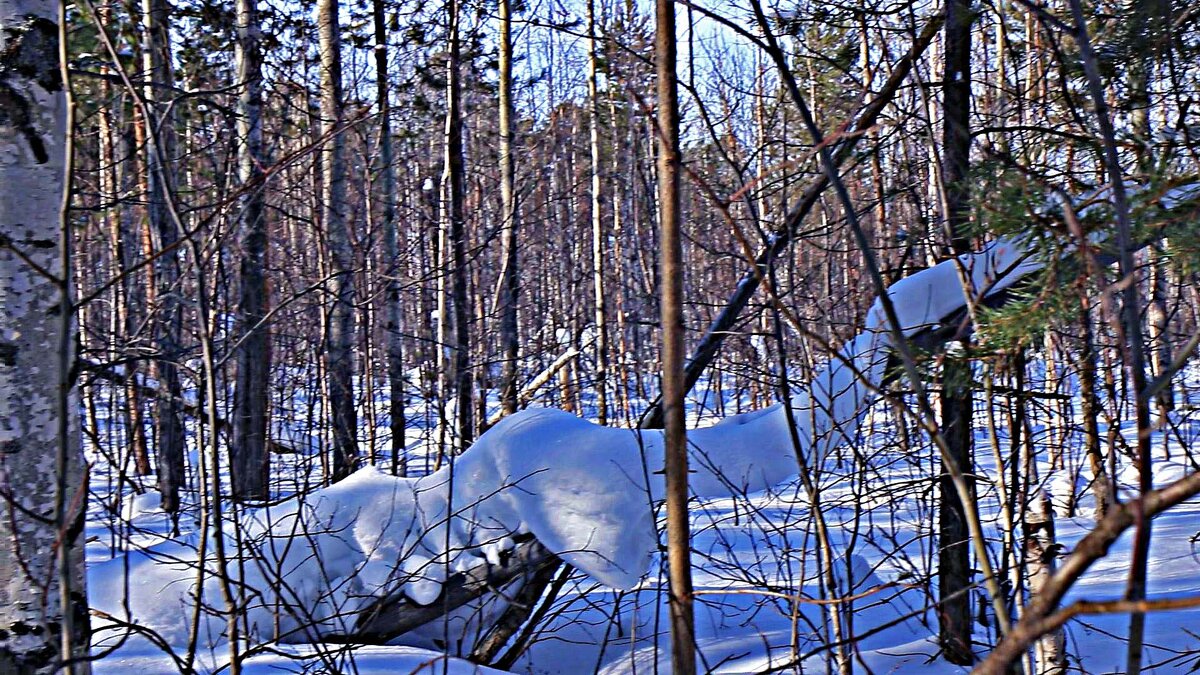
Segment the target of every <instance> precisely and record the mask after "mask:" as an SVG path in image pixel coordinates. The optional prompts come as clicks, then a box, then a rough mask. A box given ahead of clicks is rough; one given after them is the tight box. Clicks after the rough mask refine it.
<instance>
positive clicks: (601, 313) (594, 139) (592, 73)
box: [587, 0, 608, 424]
mask: <svg viewBox="0 0 1200 675" xmlns="http://www.w3.org/2000/svg"><path fill="white" fill-rule="evenodd" d="M587 28H588V132H589V139H590V141H591V143H590V145H591V152H592V189H591V197H592V207H591V212H592V291H593V293H594V299H595V308H594V309H595V322H596V343H595V354H596V383H595V385H596V421H597V422H599V423H600V424H608V321H607V319H606V315H607V314H608V311H607V306H608V300H607V296H606V293H605V290H604V286H605V284H604V257H605V246H604V238H605V234H604V212H603V209H602V208H601V204H602V203H603V198H604V195H603V194H602V192H603V185H604V178H603V170H602V168H601V161H602V160H601V157H600V93H599V87H598V83H597V80H598V79H599V77H600V75H599V71H600V64H599V56H598V55H597V49H596V42H597V40H598V39H599V38H598V37H597V35H596V0H588V4H587Z"/></svg>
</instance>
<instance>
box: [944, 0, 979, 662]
mask: <svg viewBox="0 0 1200 675" xmlns="http://www.w3.org/2000/svg"><path fill="white" fill-rule="evenodd" d="M972 18H973V15H972V9H971V4H970V2H969V0H948V1H947V3H946V31H945V71H944V72H945V75H944V79H943V81H942V91H943V97H944V98H943V104H942V105H943V118H944V128H943V141H942V142H943V145H944V148H943V166H942V188H943V190H944V192H945V214H944V215H945V226H946V234H947V237H948V238H949V241H950V243H951V248H952V249H953V252H954V253H955V254H956V255H957V254H962V253H968V252H970V250H971V244H970V241H969V240H968V239H967V237H966V235H965V232H966V229H967V225H968V223H969V219H970V203H969V200H970V193H969V191H968V185H967V180H968V176H967V173H968V169H969V167H970V153H971V136H970V112H971V22H972ZM942 381H943V389H942V419H941V427H942V434H943V435H944V436H945V439H946V447H947V451H948V453H947V454H948V457H947V460H948V461H954V462H956V463H957V464H958V469H959V471H961V472H962V474H963V475H964V476H970V475H971V474H972V473H973V469H972V465H973V461H972V457H971V454H972V453H971V450H972V447H971V430H972V408H973V402H972V400H971V398H972V397H971V364H970V361H969V360H966V359H959V358H947V359H946V361H945V365H944V367H943V372H942ZM939 487H940V492H941V500H940V507H939V510H938V514H939V528H938V598H939V600H940V602H941V604H940V607H939V609H938V636H939V640H940V642H941V646H942V653H943V655H944V656H945V658H946V660H947V661H949V662H950V663H955V664H959V665H968V664H970V663H973V662H974V661H975V656H974V654H973V653H972V652H971V629H972V620H971V597H972V596H971V594H970V593H969V592H966V591H967V589H969V588H970V586H971V549H970V542H969V538H970V532H969V531H968V527H967V513H966V508H967V505H965V504H963V503H962V500H961V499H959V495H958V493H957V491H956V489H955V486H954V483H953V481H952V480H951V478H950V475H949V474H948V473H944V474H943V475H942V477H941V479H940V480H939ZM972 487H973V486H972Z"/></svg>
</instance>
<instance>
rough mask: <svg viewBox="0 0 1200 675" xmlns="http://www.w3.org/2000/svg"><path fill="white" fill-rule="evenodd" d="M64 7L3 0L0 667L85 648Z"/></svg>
mask: <svg viewBox="0 0 1200 675" xmlns="http://www.w3.org/2000/svg"><path fill="white" fill-rule="evenodd" d="M57 5H58V3H52V2H44V1H41V2H39V1H34V0H0V26H3V27H4V30H3V31H0V118H2V119H4V120H5V122H4V123H3V124H0V156H2V157H4V158H5V160H4V161H2V162H0V224H2V228H0V483H2V484H3V485H4V486H5V488H4V490H3V496H2V497H0V673H13V674H14V675H42V674H45V675H49V674H50V673H58V672H65V671H62V670H60V668H59V661H60V659H61V658H62V657H70V658H80V657H84V656H86V655H87V651H88V630H87V629H88V615H87V607H88V604H87V596H86V592H85V588H84V565H83V548H82V547H81V546H79V545H78V543H79V535H80V533H81V532H82V530H83V518H84V511H85V508H84V503H85V502H86V492H84V493H83V494H80V491H81V490H86V488H85V487H84V486H83V470H84V458H83V452H82V447H81V444H80V442H79V441H80V438H79V412H78V411H79V398H78V393H77V391H76V390H75V388H74V382H73V377H74V375H73V370H74V366H75V359H76V354H75V350H74V346H75V337H76V336H75V326H74V312H73V311H71V310H69V309H67V306H68V305H69V303H70V302H71V301H72V298H71V296H70V288H71V286H72V284H73V280H72V279H70V278H69V275H70V233H69V230H68V229H67V228H66V224H65V223H64V222H63V220H62V218H63V217H64V215H65V213H66V209H65V205H64V203H63V192H64V190H63V181H64V176H65V175H66V173H67V172H68V171H70V167H71V164H70V161H69V159H70V158H69V157H68V156H67V147H68V146H67V142H66V128H67V124H68V120H69V119H70V117H69V116H68V111H67V105H68V100H67V97H66V96H65V95H64V90H63V81H62V77H61V72H60V69H59V63H60V53H59V30H58V22H57V17H56V11H55V10H56V8H57ZM31 263H32V264H31ZM47 274H48V275H51V276H47ZM9 486H12V487H16V488H17V489H11V488H10V487H9ZM18 486H19V487H18ZM69 670H70V671H71V672H74V673H76V674H77V675H78V674H79V673H86V672H88V670H89V668H88V665H87V663H86V662H83V663H78V664H76V665H75V666H73V667H72V668H71V669H69Z"/></svg>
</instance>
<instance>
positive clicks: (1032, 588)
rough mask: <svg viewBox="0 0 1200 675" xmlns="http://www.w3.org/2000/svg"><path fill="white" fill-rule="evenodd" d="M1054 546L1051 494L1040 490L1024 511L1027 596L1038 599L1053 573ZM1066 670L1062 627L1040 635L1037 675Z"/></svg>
mask: <svg viewBox="0 0 1200 675" xmlns="http://www.w3.org/2000/svg"><path fill="white" fill-rule="evenodd" d="M1056 557H1057V549H1056V544H1055V539H1054V509H1053V507H1052V506H1051V505H1050V496H1049V495H1047V494H1046V493H1045V492H1041V491H1039V492H1038V494H1036V495H1035V496H1034V498H1033V499H1032V501H1031V503H1030V505H1029V510H1028V511H1027V512H1026V514H1025V578H1026V579H1028V580H1029V595H1030V597H1032V598H1037V597H1039V596H1040V595H1041V594H1042V589H1043V588H1044V587H1045V586H1046V585H1047V583H1048V582H1049V581H1050V578H1051V577H1052V576H1053V575H1054V560H1055V558H1056ZM1066 670H1067V654H1066V644H1065V636H1064V635H1063V632H1062V630H1061V629H1059V630H1055V631H1051V632H1049V633H1046V634H1045V635H1043V636H1042V637H1041V638H1040V639H1039V640H1038V641H1037V644H1036V645H1035V646H1034V672H1035V673H1036V675H1060V674H1061V673H1065V672H1066Z"/></svg>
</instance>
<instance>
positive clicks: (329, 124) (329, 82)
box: [317, 0, 358, 481]
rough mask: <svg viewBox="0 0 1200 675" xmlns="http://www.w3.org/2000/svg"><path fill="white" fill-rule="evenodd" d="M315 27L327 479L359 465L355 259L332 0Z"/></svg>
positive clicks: (324, 3) (323, 4) (322, 5)
mask: <svg viewBox="0 0 1200 675" xmlns="http://www.w3.org/2000/svg"><path fill="white" fill-rule="evenodd" d="M317 31H318V32H319V34H320V42H321V45H320V47H321V135H322V136H323V137H324V143H325V145H324V146H323V148H322V150H321V159H322V164H323V166H324V174H325V182H324V185H323V190H322V204H321V225H322V227H324V228H325V237H326V241H327V242H328V246H329V261H330V267H331V269H330V272H331V273H332V274H333V280H332V289H331V292H332V295H333V306H332V307H331V308H330V312H329V327H328V334H327V335H326V344H325V363H326V377H328V378H329V410H330V413H331V417H332V422H333V464H332V479H333V480H334V481H339V480H341V479H343V478H345V477H346V476H348V475H350V474H351V473H352V472H353V471H354V470H355V469H356V468H358V467H357V465H358V438H357V435H358V417H357V413H356V412H355V409H354V276H353V275H354V263H353V256H352V253H351V250H350V232H349V228H350V223H349V221H348V219H347V217H346V215H347V214H346V211H347V205H346V166H345V157H344V155H345V140H344V137H343V134H342V133H341V131H342V129H341V127H342V123H343V119H342V57H341V44H342V43H341V31H340V29H339V27H338V1H337V0H321V1H320V2H319V3H318V5H317Z"/></svg>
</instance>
